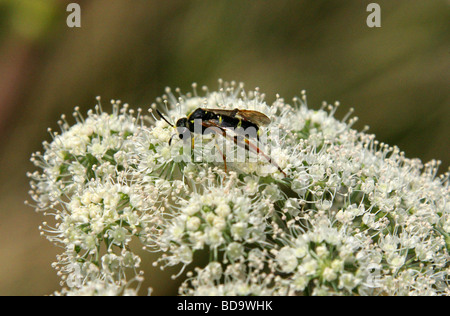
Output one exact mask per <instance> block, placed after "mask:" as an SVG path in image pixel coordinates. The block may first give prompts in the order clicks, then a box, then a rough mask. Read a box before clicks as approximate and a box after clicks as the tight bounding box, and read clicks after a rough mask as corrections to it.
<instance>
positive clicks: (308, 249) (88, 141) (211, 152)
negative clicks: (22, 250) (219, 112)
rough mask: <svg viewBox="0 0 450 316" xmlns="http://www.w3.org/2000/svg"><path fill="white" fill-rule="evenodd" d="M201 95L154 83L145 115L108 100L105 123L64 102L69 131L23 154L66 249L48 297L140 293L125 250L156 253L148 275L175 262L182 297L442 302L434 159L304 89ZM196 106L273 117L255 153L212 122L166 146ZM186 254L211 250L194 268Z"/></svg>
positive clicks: (135, 266) (444, 234)
mask: <svg viewBox="0 0 450 316" xmlns="http://www.w3.org/2000/svg"><path fill="white" fill-rule="evenodd" d="M202 90H203V91H202V92H201V93H199V92H198V87H197V85H196V84H193V91H192V92H191V93H187V94H182V93H181V92H180V90H179V89H176V90H175V91H172V90H170V89H169V88H168V89H167V90H166V94H165V95H163V96H162V97H161V98H158V99H157V100H156V101H157V102H156V103H155V104H153V105H152V106H151V107H150V108H149V114H148V115H144V113H143V111H141V110H140V109H139V110H137V111H133V110H131V109H129V107H128V105H126V104H123V105H122V104H121V103H120V101H113V102H112V107H113V110H112V113H111V114H108V113H106V112H104V111H103V110H102V107H101V104H100V100H99V103H98V105H97V106H96V107H95V110H93V111H89V112H88V113H87V116H83V115H81V114H80V113H79V110H78V109H76V110H75V113H74V116H75V119H76V124H74V125H72V126H70V124H69V123H68V122H67V120H66V118H65V116H63V117H62V118H61V121H60V122H59V125H60V127H61V132H60V133H56V132H52V131H50V133H51V135H52V141H51V142H49V143H48V142H44V144H43V145H44V152H43V153H36V154H34V155H33V156H32V159H31V160H32V161H33V163H34V164H35V165H36V167H38V168H39V170H38V171H35V172H33V173H30V174H29V176H30V178H31V192H30V194H31V197H32V199H33V200H34V207H35V208H36V210H37V211H40V212H43V213H44V215H46V216H48V217H49V218H50V219H49V220H48V221H46V222H44V223H43V225H42V226H41V227H40V229H41V232H42V234H43V235H45V236H46V237H47V238H48V239H49V240H50V241H51V242H54V243H55V244H58V245H59V246H62V248H63V249H64V251H63V252H62V253H61V254H60V255H59V256H58V258H57V261H56V262H55V263H54V267H55V268H56V269H57V270H58V274H59V275H60V276H61V283H62V285H63V286H64V289H63V290H62V291H61V292H57V293H56V294H58V295H60V294H62V295H83V294H84V295H136V294H138V290H139V286H140V283H141V282H142V279H143V271H141V270H140V264H141V261H142V260H145V258H141V257H140V256H138V255H137V254H136V253H135V251H133V250H132V246H133V247H135V245H136V243H132V241H139V242H140V243H141V244H142V246H143V248H144V249H146V250H148V251H151V252H158V253H160V254H161V255H160V257H159V259H158V260H157V261H156V262H154V265H158V266H160V268H161V269H164V268H165V267H168V266H179V267H180V270H179V273H178V275H175V276H174V277H179V276H180V275H181V274H182V272H183V271H187V274H186V279H185V280H184V282H183V284H182V285H181V287H180V288H179V293H180V294H184V295H204V294H208V295H448V294H450V291H449V272H450V266H449V254H448V251H449V249H450V202H449V200H450V194H449V174H448V173H446V174H443V175H441V176H438V175H437V169H438V166H439V162H437V161H431V162H429V163H427V164H425V165H423V164H422V163H421V162H420V160H418V159H408V158H406V157H405V156H404V154H403V152H401V151H400V150H399V149H398V148H397V147H391V146H388V145H386V144H383V143H379V142H378V141H377V140H375V137H374V136H373V135H370V134H368V133H367V130H366V129H364V130H363V131H357V130H354V129H352V125H353V124H354V122H355V121H356V118H350V115H351V112H352V111H350V112H349V114H348V115H347V116H345V117H344V119H342V120H338V119H336V118H335V117H334V114H335V112H336V110H337V109H338V107H339V104H338V103H336V104H334V105H328V104H324V105H323V106H322V108H321V109H319V110H311V109H309V108H308V107H307V104H306V95H305V93H304V92H302V94H301V96H300V97H298V98H294V99H293V103H292V104H288V103H286V102H285V100H284V99H282V98H281V97H280V96H277V98H276V100H275V102H274V103H273V104H271V105H269V104H267V103H266V102H265V101H264V94H262V93H261V92H260V91H259V89H255V90H254V91H251V92H246V91H245V90H244V89H243V85H241V84H236V83H234V82H231V83H227V82H223V81H219V89H218V91H213V92H212V91H209V90H208V89H207V88H206V87H203V88H202ZM156 108H159V109H160V110H161V111H162V112H163V113H164V116H165V118H166V120H167V122H166V121H165V120H160V119H159V117H158V115H155V109H156ZM197 108H204V109H223V110H233V109H240V110H250V111H257V112H259V113H262V114H264V115H266V116H267V117H269V118H270V120H271V122H270V124H268V125H267V126H264V127H261V131H260V132H261V134H259V137H258V140H252V141H254V142H255V143H256V144H257V145H256V146H257V148H258V149H257V150H256V149H255V148H256V147H253V149H254V150H253V151H252V150H249V147H250V145H247V146H238V145H239V143H238V142H237V141H236V140H235V141H233V140H234V137H235V136H232V137H228V136H227V135H228V132H227V135H225V134H221V132H217V130H219V131H221V129H216V133H209V134H205V135H201V134H202V133H201V132H200V133H191V132H192V131H190V133H189V134H191V135H190V136H191V137H193V140H192V139H191V138H190V141H189V142H188V141H186V139H179V137H178V134H179V133H178V130H177V129H176V126H175V122H177V121H178V120H179V119H180V118H185V117H189V114H190V113H192V111H194V110H195V109H197ZM171 122H173V123H171ZM216 123H217V122H216ZM219 124H220V122H219ZM174 127H175V128H174ZM236 137H237V136H236ZM239 147H240V148H239ZM242 148H244V149H246V150H244V151H242ZM216 149H219V150H216ZM239 150H241V153H242V152H243V153H244V154H245V155H244V156H239V154H238V153H239ZM261 152H263V153H265V155H266V156H264V155H263V154H261ZM224 153H226V163H227V170H225V165H224V161H223V160H224V159H225V157H224ZM236 157H238V158H239V157H240V158H242V157H245V159H244V160H242V159H235V158H236ZM267 157H270V158H271V160H269V159H267ZM280 170H282V172H280ZM283 173H284V174H285V175H284V174H283ZM196 252H201V253H205V252H206V253H208V254H209V263H208V264H207V265H206V266H196V265H197V263H196V261H195V260H194V254H195V253H196Z"/></svg>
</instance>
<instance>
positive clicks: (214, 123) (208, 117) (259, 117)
mask: <svg viewBox="0 0 450 316" xmlns="http://www.w3.org/2000/svg"><path fill="white" fill-rule="evenodd" d="M156 111H157V112H158V114H159V116H160V117H161V118H162V119H163V120H164V121H166V122H167V124H169V125H170V126H172V127H176V128H177V133H178V137H179V138H180V139H184V138H187V137H190V136H191V133H194V132H197V131H201V132H202V134H204V133H206V132H212V133H215V134H217V135H221V136H223V137H225V138H227V139H230V140H232V141H233V142H234V143H235V144H236V145H238V146H240V147H242V148H245V149H246V150H248V151H253V152H255V153H257V154H260V155H261V156H263V157H264V158H265V159H266V160H267V161H268V162H269V163H271V164H272V165H274V166H275V167H277V169H278V170H279V171H280V172H281V173H282V174H283V175H284V176H285V177H286V173H285V172H284V171H283V170H282V169H281V168H280V167H279V166H278V164H277V163H276V162H275V161H273V159H272V158H270V157H269V156H268V155H266V154H265V153H264V152H263V151H262V150H261V149H260V148H259V147H258V146H257V145H255V144H253V143H252V142H251V141H250V139H249V137H247V135H246V136H242V135H230V134H229V133H227V129H231V128H232V129H234V130H236V129H238V130H239V129H241V128H242V130H244V131H246V130H247V131H248V130H251V131H254V132H255V133H254V135H252V133H250V134H248V136H250V137H254V138H256V139H258V138H259V134H260V126H265V125H268V124H270V122H271V121H270V119H269V118H268V117H267V116H266V115H265V114H263V113H261V112H258V111H251V110H240V109H234V110H223V109H205V108H197V109H196V110H194V111H193V112H192V113H191V114H189V115H188V116H187V117H183V118H180V119H179V120H178V121H177V122H176V124H175V126H174V125H173V124H171V123H170V122H169V121H168V120H167V119H166V118H165V117H164V116H163V115H162V114H161V112H159V111H158V110H156ZM172 138H173V136H172V137H171V138H170V140H169V145H170V143H171V142H172ZM222 156H223V159H224V163H225V169H226V168H227V166H226V157H225V155H224V154H223V153H222Z"/></svg>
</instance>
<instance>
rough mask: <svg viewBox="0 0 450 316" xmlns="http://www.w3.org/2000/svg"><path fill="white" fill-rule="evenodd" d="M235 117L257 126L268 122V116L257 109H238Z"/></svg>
mask: <svg viewBox="0 0 450 316" xmlns="http://www.w3.org/2000/svg"><path fill="white" fill-rule="evenodd" d="M236 117H237V118H240V119H243V120H245V121H249V122H251V123H254V124H256V125H259V126H266V125H269V124H270V118H268V117H267V115H265V114H263V113H261V112H258V111H251V110H238V112H237V114H236Z"/></svg>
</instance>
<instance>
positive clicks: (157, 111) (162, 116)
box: [155, 109, 174, 127]
mask: <svg viewBox="0 0 450 316" xmlns="http://www.w3.org/2000/svg"><path fill="white" fill-rule="evenodd" d="M155 110H156V113H158V115H159V117H161V118H162V119H163V120H164V121H166V123H167V124H169V125H170V126H172V127H174V126H173V124H172V123H170V122H169V121H168V120H167V119H166V118H165V117H164V115H162V113H161V112H160V111H159V110H158V109H155Z"/></svg>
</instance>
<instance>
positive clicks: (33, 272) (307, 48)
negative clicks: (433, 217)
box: [0, 0, 450, 295]
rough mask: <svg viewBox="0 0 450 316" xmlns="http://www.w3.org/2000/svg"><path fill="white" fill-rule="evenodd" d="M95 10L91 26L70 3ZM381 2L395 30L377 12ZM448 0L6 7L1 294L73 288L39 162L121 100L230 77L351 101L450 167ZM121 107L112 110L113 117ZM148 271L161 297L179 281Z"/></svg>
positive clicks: (11, 0) (389, 135)
mask: <svg viewBox="0 0 450 316" xmlns="http://www.w3.org/2000/svg"><path fill="white" fill-rule="evenodd" d="M70 2H76V3H78V4H80V6H81V28H69V27H67V25H66V18H67V15H68V14H69V13H68V12H66V6H67V4H69V3H70ZM370 2H376V3H378V4H379V5H380V7H381V28H369V27H367V25H366V18H367V16H368V14H369V13H368V12H366V7H367V5H368V4H369V3H370ZM449 57H450V2H449V1H448V0H426V1H424V0H396V1H392V0H378V1H364V0H352V1H343V0H327V1H325V0H310V1H301V0H297V1H280V0H277V1H262V0H261V1H258V0H252V1H250V0H239V1H238V0H236V1H234V0H214V1H212V0H204V1H174V0H171V1H161V0H154V1H151V0H133V1H130V0H89V1H87V0H85V1H62V0H0V73H1V74H0V141H1V143H0V163H1V164H0V170H1V172H0V173H1V174H0V295H43V294H49V293H52V292H53V291H55V290H58V289H59V285H58V282H59V280H58V278H57V276H56V273H55V271H54V270H53V269H52V268H51V267H50V263H51V262H53V261H54V260H55V255H56V254H57V253H58V252H59V251H60V249H58V248H56V247H54V246H52V245H51V244H50V243H49V242H48V241H47V240H46V239H45V238H43V237H40V236H39V232H38V225H39V224H40V223H41V222H42V221H43V220H44V218H43V216H42V215H41V214H36V213H34V212H33V210H32V209H31V208H29V207H27V206H25V205H24V204H23V201H24V200H25V199H28V196H27V191H28V179H27V178H26V176H25V173H26V172H27V171H30V170H33V166H32V164H31V163H30V162H29V157H30V155H31V153H32V152H34V151H37V150H40V149H41V142H42V141H43V140H45V139H47V140H48V139H49V136H48V134H47V132H46V129H47V127H52V128H54V129H57V124H56V121H57V120H58V118H59V116H60V115H61V114H62V113H66V114H70V113H72V109H73V107H74V106H80V107H81V108H82V110H83V111H85V110H87V109H89V108H91V107H93V105H94V104H95V103H96V101H95V96H97V95H100V96H102V99H103V101H104V104H107V101H109V100H110V99H120V100H122V101H124V102H128V103H130V104H131V105H132V106H134V107H143V108H147V107H148V106H149V105H150V104H151V103H152V102H153V101H154V100H155V98H156V97H157V96H159V95H161V94H162V93H163V92H164V87H166V86H171V87H180V88H181V89H182V91H185V92H186V91H188V90H190V84H191V83H192V82H194V81H195V82H197V83H198V84H199V85H204V84H206V85H208V86H209V87H210V88H212V89H214V88H215V87H217V79H218V78H223V79H224V80H236V81H243V82H244V83H245V84H246V88H247V89H253V88H254V87H257V86H258V87H260V89H261V91H263V92H265V93H266V95H267V98H266V99H267V101H269V102H271V101H273V100H274V99H275V94H276V93H279V94H281V96H283V97H284V98H285V99H286V100H288V101H290V100H291V98H292V97H294V96H295V95H299V94H300V91H301V90H302V89H305V90H306V91H307V94H308V103H309V106H310V107H312V108H316V109H317V108H319V107H320V105H321V102H322V101H324V100H325V101H328V102H329V103H333V102H334V101H336V100H339V101H340V102H341V109H340V110H339V111H338V113H337V116H338V117H343V116H344V115H345V114H346V113H347V110H348V109H349V108H350V107H354V108H355V115H356V116H358V117H359V118H360V120H359V121H358V123H357V124H356V125H355V127H356V128H357V129H362V128H363V126H365V125H369V126H370V130H369V131H370V132H371V133H374V134H376V135H377V139H379V140H380V141H383V142H386V143H388V144H391V145H394V144H395V145H398V146H399V147H400V148H401V149H402V150H404V151H405V153H406V156H407V157H410V158H412V157H418V158H420V159H422V160H423V161H428V160H430V159H433V158H435V159H439V160H442V162H443V163H442V166H441V169H440V171H441V172H445V171H446V170H447V168H448V166H449V162H450V154H449V135H450V133H449V131H450V129H449V125H450V124H449V121H450V107H449V105H450V93H449V82H450V58H449ZM107 108H108V107H107V106H105V105H104V109H107ZM143 261H144V262H145V261H146V262H148V263H149V264H148V266H145V267H144V269H145V270H147V273H146V276H147V278H146V279H147V280H148V282H147V283H146V284H145V286H148V285H151V286H153V287H154V288H155V292H154V294H174V293H176V292H175V291H174V287H175V286H176V284H177V282H173V281H171V280H170V279H169V277H168V275H170V274H171V273H173V270H172V271H169V272H168V273H166V274H164V273H163V274H161V273H159V272H158V273H154V272H155V271H159V270H155V269H153V268H151V266H150V264H151V261H152V258H151V257H150V256H149V255H148V254H146V253H144V254H143Z"/></svg>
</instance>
